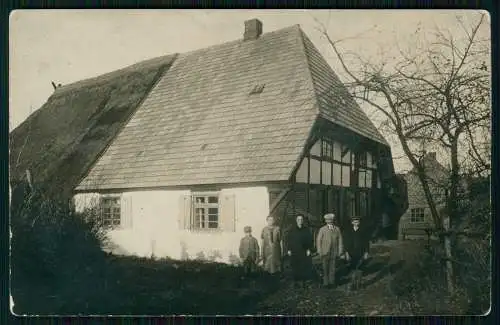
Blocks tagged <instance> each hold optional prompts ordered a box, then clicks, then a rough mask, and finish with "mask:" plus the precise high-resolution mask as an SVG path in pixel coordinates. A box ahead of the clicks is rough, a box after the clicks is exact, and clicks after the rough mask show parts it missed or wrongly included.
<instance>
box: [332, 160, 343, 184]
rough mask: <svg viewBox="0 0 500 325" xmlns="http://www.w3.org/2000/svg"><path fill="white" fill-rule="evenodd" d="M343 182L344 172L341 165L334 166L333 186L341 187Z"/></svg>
mask: <svg viewBox="0 0 500 325" xmlns="http://www.w3.org/2000/svg"><path fill="white" fill-rule="evenodd" d="M341 181H342V171H341V165H340V164H335V163H334V164H333V185H340V184H341Z"/></svg>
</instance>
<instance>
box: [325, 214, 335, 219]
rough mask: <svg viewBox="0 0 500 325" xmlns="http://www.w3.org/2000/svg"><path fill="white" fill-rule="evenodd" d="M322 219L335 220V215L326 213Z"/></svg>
mask: <svg viewBox="0 0 500 325" xmlns="http://www.w3.org/2000/svg"><path fill="white" fill-rule="evenodd" d="M323 218H325V220H333V219H335V215H334V214H333V213H327V214H325V215H324V217H323Z"/></svg>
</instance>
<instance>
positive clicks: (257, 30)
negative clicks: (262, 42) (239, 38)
mask: <svg viewBox="0 0 500 325" xmlns="http://www.w3.org/2000/svg"><path fill="white" fill-rule="evenodd" d="M260 35H262V22H261V21H260V20H258V19H250V20H246V21H245V33H244V34H243V40H244V41H248V40H255V39H257V38H259V36H260Z"/></svg>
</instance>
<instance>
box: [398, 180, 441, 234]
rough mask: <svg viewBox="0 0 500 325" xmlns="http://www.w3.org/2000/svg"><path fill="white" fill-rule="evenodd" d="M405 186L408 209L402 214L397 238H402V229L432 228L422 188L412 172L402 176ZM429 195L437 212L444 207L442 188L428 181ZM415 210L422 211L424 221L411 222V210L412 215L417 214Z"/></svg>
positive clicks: (432, 223)
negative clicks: (406, 188) (430, 194)
mask: <svg viewBox="0 0 500 325" xmlns="http://www.w3.org/2000/svg"><path fill="white" fill-rule="evenodd" d="M404 178H405V180H406V182H407V186H408V209H407V210H406V212H405V213H404V214H403V216H402V217H401V219H400V221H399V238H400V239H401V238H402V237H403V231H404V229H409V228H426V227H431V228H432V227H433V225H434V222H433V220H432V216H431V212H430V208H429V205H428V204H427V200H426V198H425V193H424V190H423V187H422V183H421V182H420V179H419V178H418V176H417V175H416V174H414V173H413V172H409V173H407V174H406V175H405V176H404ZM429 185H430V188H431V193H432V196H433V198H434V200H435V201H436V203H437V209H438V211H439V210H440V209H441V208H442V207H444V204H445V200H444V199H445V196H444V188H442V187H441V186H439V185H438V184H436V183H435V182H432V181H430V184H429ZM416 209H423V212H424V220H423V221H418V222H415V220H412V217H411V216H412V210H413V211H414V212H413V213H416V212H418V210H416ZM424 236H425V235H424V234H422V235H411V236H407V237H408V238H411V237H415V238H423V237H424Z"/></svg>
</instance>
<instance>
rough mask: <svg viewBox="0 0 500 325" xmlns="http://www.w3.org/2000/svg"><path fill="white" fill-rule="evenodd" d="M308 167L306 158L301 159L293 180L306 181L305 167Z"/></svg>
mask: <svg viewBox="0 0 500 325" xmlns="http://www.w3.org/2000/svg"><path fill="white" fill-rule="evenodd" d="M308 168H309V166H308V160H307V157H305V158H304V159H302V163H301V164H300V167H299V169H298V170H297V174H296V177H295V180H296V182H297V183H307V169H308Z"/></svg>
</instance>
